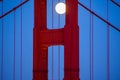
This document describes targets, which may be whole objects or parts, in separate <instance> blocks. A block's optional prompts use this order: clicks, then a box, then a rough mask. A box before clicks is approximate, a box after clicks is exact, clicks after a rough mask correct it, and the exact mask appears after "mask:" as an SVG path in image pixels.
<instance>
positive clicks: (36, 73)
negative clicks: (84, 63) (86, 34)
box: [0, 0, 120, 80]
mask: <svg viewBox="0 0 120 80" xmlns="http://www.w3.org/2000/svg"><path fill="white" fill-rule="evenodd" d="M51 1H52V26H53V25H54V23H53V17H54V14H53V7H54V6H53V3H54V0H51ZM106 1H107V5H106V16H107V19H104V18H102V17H101V16H99V15H98V14H97V13H95V12H94V11H93V10H92V7H91V6H92V0H90V8H88V7H87V6H85V5H84V4H82V3H81V2H80V1H78V0H65V2H66V14H65V26H64V28H60V29H51V30H50V29H47V0H34V29H33V80H48V71H49V70H48V66H49V65H48V47H49V46H55V45H63V46H64V69H63V71H64V77H63V80H81V78H80V76H79V75H80V66H79V58H80V57H79V55H80V51H79V41H80V40H79V26H78V5H79V6H81V7H82V8H84V9H85V10H86V11H88V12H89V13H90V14H91V15H90V66H89V67H90V80H94V58H93V56H94V54H93V53H94V52H93V48H94V46H93V43H94V42H93V40H94V38H93V37H94V36H93V34H94V33H93V32H94V31H93V16H96V17H97V18H99V19H100V20H101V21H103V22H104V23H106V25H107V26H106V27H107V30H106V31H107V39H106V40H107V43H106V44H107V46H106V47H107V48H106V49H107V51H106V53H107V58H106V60H107V64H106V65H107V69H106V71H107V73H106V74H107V78H106V80H110V40H109V39H110V30H109V29H110V27H112V28H113V29H114V30H116V31H118V32H120V29H119V28H118V27H117V26H115V25H113V24H112V23H111V22H109V21H108V0H106ZM3 2H4V0H1V2H0V3H1V5H2V8H1V12H2V15H1V16H0V19H1V25H2V26H1V27H2V40H1V43H2V44H1V46H2V47H1V55H2V56H1V80H4V78H3V72H4V71H3V70H4V69H3V68H4V66H3V65H4V17H5V16H7V15H9V14H10V13H13V14H14V17H13V18H14V19H13V20H14V35H13V36H14V39H13V40H14V44H13V45H14V57H13V63H14V64H13V80H16V78H15V77H16V76H15V75H16V69H15V68H16V54H17V53H16V10H17V9H20V17H21V18H20V80H22V73H23V72H22V65H23V63H22V62H23V61H22V57H23V53H22V51H23V45H22V43H23V42H22V41H23V39H22V38H23V36H22V32H23V31H22V28H23V26H22V25H23V21H22V20H23V17H22V15H23V14H24V13H23V8H22V6H24V5H25V4H26V3H27V2H29V0H25V1H22V0H21V3H20V4H18V5H17V6H15V7H14V8H12V9H11V10H9V11H8V12H6V13H3V10H4V7H3ZM59 2H60V0H59ZM111 2H113V4H115V5H116V6H117V7H120V5H119V4H118V3H116V2H115V1H114V0H111ZM58 23H59V25H58V27H59V26H60V20H58ZM59 48H60V47H59ZM52 49H53V48H52ZM52 55H53V54H52ZM58 55H59V57H58V58H59V60H58V65H59V66H60V49H59V51H58ZM52 61H53V59H52ZM52 65H54V64H53V63H52ZM58 74H59V75H58V77H59V79H58V80H60V79H61V78H60V69H59V70H58ZM53 77H54V76H53V67H52V80H54V79H53Z"/></svg>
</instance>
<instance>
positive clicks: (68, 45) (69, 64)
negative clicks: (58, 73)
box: [64, 0, 80, 80]
mask: <svg viewBox="0 0 120 80" xmlns="http://www.w3.org/2000/svg"><path fill="white" fill-rule="evenodd" d="M66 36H67V37H66ZM64 48H65V49H64V50H65V51H64V80H80V78H79V26H78V0H66V25H65V28H64Z"/></svg>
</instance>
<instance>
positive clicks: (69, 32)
mask: <svg viewBox="0 0 120 80" xmlns="http://www.w3.org/2000/svg"><path fill="white" fill-rule="evenodd" d="M46 8H47V5H46V0H34V10H35V11H34V12H35V13H34V15H35V16H34V21H35V27H34V31H33V36H34V42H33V45H34V51H33V80H48V47H49V46H54V45H64V79H63V80H80V78H79V26H78V0H66V22H65V27H64V28H62V29H53V30H49V29H47V23H46V22H47V17H46V16H47V9H46Z"/></svg>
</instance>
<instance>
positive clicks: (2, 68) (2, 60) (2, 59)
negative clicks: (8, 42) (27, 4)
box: [1, 2, 4, 80]
mask: <svg viewBox="0 0 120 80" xmlns="http://www.w3.org/2000/svg"><path fill="white" fill-rule="evenodd" d="M2 15H3V2H2ZM3 50H4V22H3V18H2V58H1V80H3V71H4V67H3V63H4V51H3Z"/></svg>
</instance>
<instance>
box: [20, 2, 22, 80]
mask: <svg viewBox="0 0 120 80" xmlns="http://www.w3.org/2000/svg"><path fill="white" fill-rule="evenodd" d="M21 2H22V0H21ZM20 16H21V18H20V22H21V23H20V28H21V29H20V30H21V31H20V35H21V36H20V49H21V50H20V80H22V6H21V8H20Z"/></svg>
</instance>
